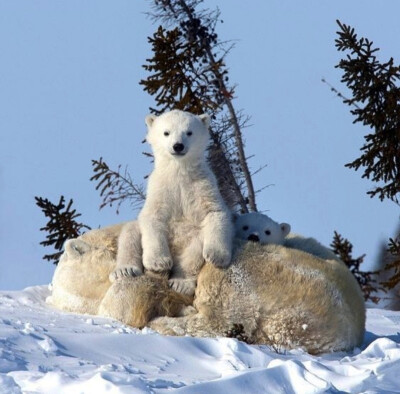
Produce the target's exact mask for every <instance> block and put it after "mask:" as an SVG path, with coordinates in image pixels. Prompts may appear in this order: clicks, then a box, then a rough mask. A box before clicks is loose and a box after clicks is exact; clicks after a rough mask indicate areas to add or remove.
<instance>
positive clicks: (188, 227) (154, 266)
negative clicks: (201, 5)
mask: <svg viewBox="0 0 400 394" xmlns="http://www.w3.org/2000/svg"><path fill="white" fill-rule="evenodd" d="M209 122H210V118H209V116H208V115H200V116H196V115H193V114H191V113H188V112H184V111H179V110H173V111H170V112H167V113H164V114H162V115H160V116H158V117H157V116H155V115H148V116H147V117H146V124H147V127H148V133H147V138H146V139H147V141H148V142H149V143H150V145H151V147H152V150H153V153H154V170H153V172H152V173H151V175H150V177H149V181H148V187H147V196H146V202H145V204H144V206H143V209H142V211H141V212H140V214H139V218H138V223H139V224H138V227H135V226H136V225H132V226H131V227H129V226H128V227H127V229H126V230H125V232H124V233H123V234H121V238H120V243H119V250H120V251H122V253H123V255H120V254H121V252H119V255H118V257H117V261H118V264H117V269H116V270H115V271H114V276H115V277H118V276H124V275H126V274H128V275H129V274H132V275H133V276H135V275H138V273H139V274H140V271H141V270H143V269H142V267H141V264H143V267H144V269H146V270H149V271H155V272H161V273H162V272H170V280H169V283H170V286H171V287H172V288H173V289H174V290H176V291H178V292H181V293H185V294H189V295H192V294H194V290H195V287H196V278H197V275H198V273H199V271H200V269H201V267H202V266H203V264H204V262H210V263H212V264H214V265H215V266H217V267H227V266H229V264H230V263H231V256H232V240H233V235H234V229H233V223H232V215H231V213H230V211H229V209H228V207H227V206H226V204H225V203H224V201H223V199H222V197H221V195H220V192H219V190H218V185H217V181H216V179H215V176H214V174H213V173H212V171H211V169H210V168H209V166H208V164H207V161H206V158H205V152H206V149H207V145H208V140H209V132H208V127H209ZM138 232H140V235H141V248H140V243H138V242H135V241H134V240H135V239H136V240H137V239H139V240H140V237H139V236H138ZM130 235H132V237H131V236H130ZM140 252H142V262H140V259H139V256H140Z"/></svg>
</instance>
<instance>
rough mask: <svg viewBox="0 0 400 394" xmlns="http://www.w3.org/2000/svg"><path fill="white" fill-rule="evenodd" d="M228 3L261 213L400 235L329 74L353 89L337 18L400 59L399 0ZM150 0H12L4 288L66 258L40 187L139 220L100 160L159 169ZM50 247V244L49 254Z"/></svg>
mask: <svg viewBox="0 0 400 394" xmlns="http://www.w3.org/2000/svg"><path fill="white" fill-rule="evenodd" d="M216 5H218V6H219V8H220V10H221V18H222V19H223V21H224V22H223V23H222V24H220V25H219V26H218V28H217V32H218V33H219V35H220V38H221V39H223V40H235V43H236V46H235V48H234V49H233V50H232V52H231V53H230V54H229V56H228V58H227V64H228V66H229V68H230V80H231V81H233V82H235V83H236V84H237V87H236V96H237V98H236V99H235V101H234V104H235V106H236V108H239V109H243V110H244V112H245V113H246V114H248V115H250V116H251V117H252V119H251V124H252V127H250V128H248V129H246V131H245V139H246V142H247V144H246V153H247V154H248V155H249V156H250V155H254V157H253V158H252V159H251V160H250V165H251V167H252V169H253V170H256V169H257V168H258V167H260V166H263V165H265V164H266V165H267V167H266V168H265V169H264V170H263V171H262V172H261V173H259V174H257V175H256V176H255V184H256V188H261V187H263V186H265V185H269V184H273V186H270V187H268V188H266V189H265V190H264V191H263V192H261V193H260V194H259V195H258V198H257V203H258V206H259V208H260V209H261V210H265V211H266V213H267V214H268V215H270V216H271V217H272V218H273V219H275V220H277V221H285V222H288V223H290V224H291V226H292V230H293V231H294V232H297V233H301V234H304V235H309V236H314V237H315V238H317V239H318V240H320V241H321V242H323V243H325V244H329V243H330V242H331V240H332V235H333V231H334V230H338V231H339V232H340V233H342V234H343V235H344V236H345V237H348V238H349V239H350V240H351V241H352V242H353V243H354V248H355V254H356V255H359V254H362V253H367V258H366V260H367V261H368V264H369V265H372V264H373V263H374V261H375V259H376V252H377V250H378V247H379V245H380V242H381V241H382V240H383V239H384V238H385V237H388V236H390V235H393V233H394V231H395V228H396V226H397V224H398V220H399V210H398V208H397V207H396V206H395V205H394V204H393V203H391V202H389V201H386V202H380V201H379V200H376V199H372V200H371V199H370V198H369V197H368V196H367V195H366V194H365V193H366V192H367V191H368V190H370V189H371V187H372V186H373V185H372V184H371V182H369V181H368V180H365V179H361V173H360V172H358V173H357V172H354V171H351V170H349V169H346V168H345V167H344V164H345V163H348V162H349V161H352V160H353V159H355V158H356V157H358V155H359V148H360V147H361V145H362V142H363V135H364V134H365V133H366V132H367V130H366V129H364V128H363V127H362V126H360V125H353V124H352V121H353V119H352V117H351V115H350V114H349V110H348V108H346V107H345V106H344V105H343V104H342V103H341V101H340V100H339V99H338V98H337V97H336V96H335V95H334V94H333V93H331V92H330V90H329V88H328V87H327V86H326V85H324V84H322V83H321V78H322V77H325V78H326V79H327V80H328V81H329V82H330V83H332V84H334V85H335V86H337V87H338V88H340V89H341V90H343V91H344V92H346V91H345V89H344V87H342V86H341V85H340V72H339V71H338V70H336V69H335V68H334V65H335V64H337V62H338V61H339V59H340V54H339V53H337V51H336V49H335V47H334V39H335V31H336V30H337V26H336V23H335V20H336V19H340V20H341V21H342V22H344V23H348V24H350V25H352V26H353V27H355V28H356V30H357V32H358V33H359V35H364V36H367V37H368V38H370V39H372V40H373V41H374V42H375V43H376V45H377V46H378V47H380V48H381V52H380V55H379V57H380V59H382V60H386V59H388V58H389V57H390V56H393V57H394V58H395V61H396V63H400V53H399V45H398V42H399V37H400V24H399V23H398V15H399V14H400V3H399V2H398V0H385V2H384V6H383V3H381V2H377V1H372V0H368V1H365V0H363V1H361V0H353V1H351V2H349V1H343V0H340V1H335V2H327V1H320V0H318V1H317V0H314V1H303V2H288V1H278V0H273V1H263V0H253V1H252V2H243V1H239V0H230V1H229V2H228V1H223V2H222V1H214V0H205V6H209V7H214V6H216ZM148 10H149V2H147V1H142V2H140V1H128V0H125V1H121V0H116V1H113V2H110V1H104V0H96V1H94V0H91V1H89V0H86V1H81V0H79V1H78V0H70V1H57V0H36V1H27V0H15V1H10V0H8V1H7V0H0V49H1V62H0V289H20V288H23V287H26V286H29V285H36V284H44V283H49V282H50V280H51V276H52V273H53V271H54V266H53V265H51V264H50V263H48V262H45V261H43V260H42V256H43V254H44V253H46V250H45V248H43V247H42V246H40V245H39V242H40V241H42V240H43V239H44V234H43V233H41V232H40V231H39V228H40V227H42V226H43V225H44V224H45V218H44V216H43V215H42V213H41V212H40V210H39V209H38V208H37V207H36V206H35V202H34V196H36V195H38V196H44V197H48V198H49V199H51V200H53V201H54V202H57V201H58V199H59V196H60V195H61V194H63V195H65V196H66V198H73V199H74V205H75V207H76V208H77V210H78V211H79V212H82V214H83V215H82V218H81V219H82V221H84V222H85V223H87V224H89V225H91V226H92V227H97V226H99V225H101V226H103V225H107V224H111V223H116V222H119V221H124V220H129V219H133V218H135V217H136V215H137V212H135V211H132V210H131V209H130V207H129V206H125V207H123V209H122V210H121V213H120V215H119V216H116V215H115V210H114V209H113V208H105V209H103V210H102V211H99V209H98V206H99V203H100V198H99V195H98V192H97V191H96V190H95V188H94V186H95V185H94V184H93V183H91V182H89V178H90V176H91V175H92V170H91V159H98V158H99V157H100V156H103V158H104V159H105V160H106V161H107V163H109V164H110V166H112V167H114V168H116V167H117V165H118V164H122V165H123V166H125V165H128V166H129V169H130V172H131V175H132V176H133V178H134V179H135V181H137V182H139V183H140V182H144V179H143V178H144V176H145V175H146V174H148V173H149V172H150V171H151V163H150V162H149V160H148V159H146V158H145V157H143V156H142V155H141V152H142V151H143V150H147V147H146V146H144V145H143V144H142V143H141V141H142V139H143V138H144V136H145V132H146V130H145V125H144V117H145V115H146V114H147V113H148V108H149V106H152V105H154V102H153V100H152V98H151V97H150V96H148V95H147V94H146V93H145V92H143V90H142V87H141V86H140V85H139V84H138V82H139V81H140V79H142V78H144V77H145V76H146V74H145V71H144V70H143V68H142V67H141V65H142V64H144V63H145V59H146V58H148V57H149V56H150V55H151V53H150V46H149V44H148V43H147V39H146V37H147V36H149V35H151V34H152V33H153V32H154V31H155V29H156V27H157V25H153V24H152V21H151V20H150V19H149V18H148V17H146V15H145V12H146V11H148ZM48 252H49V251H48Z"/></svg>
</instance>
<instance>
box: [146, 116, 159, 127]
mask: <svg viewBox="0 0 400 394" xmlns="http://www.w3.org/2000/svg"><path fill="white" fill-rule="evenodd" d="M156 117H157V116H156V115H153V114H150V115H147V116H146V117H145V119H144V121H145V122H146V125H147V127H151V126H152V124H153V122H154V120H155V118H156Z"/></svg>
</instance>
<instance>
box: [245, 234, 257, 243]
mask: <svg viewBox="0 0 400 394" xmlns="http://www.w3.org/2000/svg"><path fill="white" fill-rule="evenodd" d="M247 239H248V240H249V241H252V242H260V238H258V235H256V234H250V235H249V236H248V237H247Z"/></svg>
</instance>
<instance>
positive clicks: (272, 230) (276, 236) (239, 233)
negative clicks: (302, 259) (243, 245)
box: [235, 212, 290, 245]
mask: <svg viewBox="0 0 400 394" xmlns="http://www.w3.org/2000/svg"><path fill="white" fill-rule="evenodd" d="M235 231H236V237H237V238H240V239H243V240H247V241H253V242H260V243H261V244H262V245H264V244H278V245H281V244H282V243H283V241H284V239H285V237H286V236H287V235H288V234H289V232H290V225H289V224H287V223H280V224H279V223H277V222H275V221H273V220H272V219H271V218H270V217H268V216H267V215H263V214H261V213H258V212H251V213H246V214H244V215H239V216H236V217H235Z"/></svg>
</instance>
